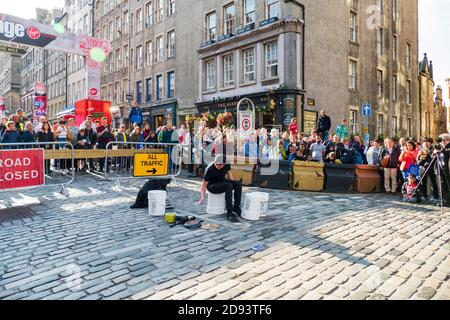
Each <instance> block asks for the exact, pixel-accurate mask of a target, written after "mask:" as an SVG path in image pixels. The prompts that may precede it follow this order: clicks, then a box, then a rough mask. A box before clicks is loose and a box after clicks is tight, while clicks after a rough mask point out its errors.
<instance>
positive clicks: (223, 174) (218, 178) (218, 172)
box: [199, 154, 242, 223]
mask: <svg viewBox="0 0 450 320" xmlns="http://www.w3.org/2000/svg"><path fill="white" fill-rule="evenodd" d="M230 170H231V166H230V165H229V164H225V157H224V155H222V154H221V155H218V156H216V158H215V160H214V163H211V164H210V165H209V166H208V167H207V168H206V170H205V174H204V177H203V183H202V186H201V189H200V193H201V197H200V201H199V205H201V204H203V203H204V202H205V193H206V190H208V191H209V192H210V193H213V194H222V193H225V201H226V209H227V216H226V219H227V220H228V221H230V222H233V223H238V222H240V221H239V219H238V217H240V216H241V214H242V210H241V197H242V184H241V183H240V182H238V181H234V180H233V175H232V174H231V172H230ZM233 191H234V206H233V202H232V201H233Z"/></svg>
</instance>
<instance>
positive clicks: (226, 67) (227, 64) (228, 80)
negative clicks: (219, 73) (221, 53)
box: [223, 54, 234, 87]
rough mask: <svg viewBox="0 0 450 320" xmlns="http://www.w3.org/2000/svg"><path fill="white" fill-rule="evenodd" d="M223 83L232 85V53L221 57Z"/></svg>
mask: <svg viewBox="0 0 450 320" xmlns="http://www.w3.org/2000/svg"><path fill="white" fill-rule="evenodd" d="M223 76H224V79H223V85H224V86H225V87H227V86H232V85H234V56H233V55H232V54H230V55H228V56H225V57H223Z"/></svg>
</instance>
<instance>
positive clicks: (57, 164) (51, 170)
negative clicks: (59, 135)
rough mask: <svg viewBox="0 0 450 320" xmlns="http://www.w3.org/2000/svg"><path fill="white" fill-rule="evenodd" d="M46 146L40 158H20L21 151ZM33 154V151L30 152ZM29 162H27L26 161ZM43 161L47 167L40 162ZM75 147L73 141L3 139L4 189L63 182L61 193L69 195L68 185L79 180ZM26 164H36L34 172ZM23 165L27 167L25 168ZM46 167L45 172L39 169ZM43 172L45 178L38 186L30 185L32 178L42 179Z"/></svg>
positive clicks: (0, 181)
mask: <svg viewBox="0 0 450 320" xmlns="http://www.w3.org/2000/svg"><path fill="white" fill-rule="evenodd" d="M23 150H42V151H43V152H42V153H38V155H37V158H34V157H33V160H31V158H23V159H25V160H24V161H22V160H21V159H20V158H18V156H17V154H18V151H23ZM29 154H31V153H29ZM22 162H25V163H22ZM40 165H42V166H43V168H39V167H38V166H40ZM74 166H75V159H74V148H73V145H72V144H71V143H70V142H67V141H64V142H63V141H61V142H33V143H30V142H26V143H1V144H0V191H5V190H23V189H32V188H38V187H43V186H44V187H55V186H61V188H62V190H61V194H63V195H65V196H66V197H68V196H69V193H68V191H67V189H66V187H67V186H68V185H70V184H71V183H72V182H73V181H74V180H75V170H74V168H75V167H74ZM25 168H33V170H32V172H29V170H25ZM21 169H23V171H21ZM41 169H42V172H39V170H41ZM41 173H43V175H42V176H43V181H39V182H37V183H39V185H36V186H31V187H30V186H24V187H21V185H28V184H27V183H29V182H30V179H31V180H32V179H35V180H36V179H40V178H38V177H41Z"/></svg>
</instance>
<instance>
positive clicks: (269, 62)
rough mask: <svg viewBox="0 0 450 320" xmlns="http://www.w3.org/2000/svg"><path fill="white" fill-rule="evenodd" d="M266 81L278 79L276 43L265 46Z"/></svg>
mask: <svg viewBox="0 0 450 320" xmlns="http://www.w3.org/2000/svg"><path fill="white" fill-rule="evenodd" d="M265 52H266V54H265V56H266V79H273V78H276V77H278V42H276V41H274V42H271V43H268V44H266V45H265Z"/></svg>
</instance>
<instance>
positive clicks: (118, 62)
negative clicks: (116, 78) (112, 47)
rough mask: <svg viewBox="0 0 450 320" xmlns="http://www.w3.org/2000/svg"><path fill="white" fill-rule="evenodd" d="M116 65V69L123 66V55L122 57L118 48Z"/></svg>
mask: <svg viewBox="0 0 450 320" xmlns="http://www.w3.org/2000/svg"><path fill="white" fill-rule="evenodd" d="M115 60H116V65H115V70H119V69H120V68H122V57H121V50H120V49H117V50H116V59H115Z"/></svg>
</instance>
